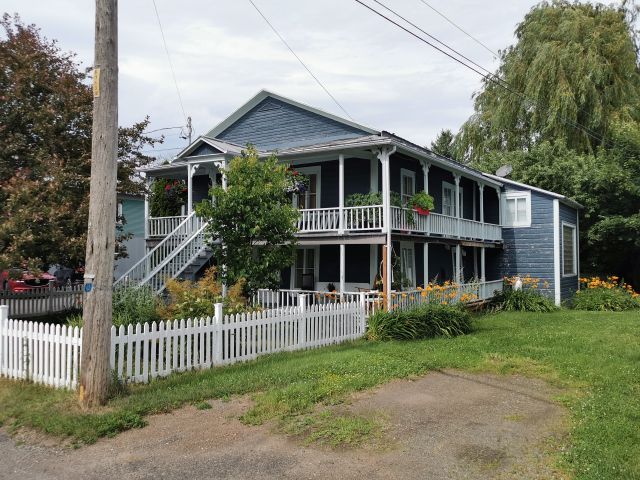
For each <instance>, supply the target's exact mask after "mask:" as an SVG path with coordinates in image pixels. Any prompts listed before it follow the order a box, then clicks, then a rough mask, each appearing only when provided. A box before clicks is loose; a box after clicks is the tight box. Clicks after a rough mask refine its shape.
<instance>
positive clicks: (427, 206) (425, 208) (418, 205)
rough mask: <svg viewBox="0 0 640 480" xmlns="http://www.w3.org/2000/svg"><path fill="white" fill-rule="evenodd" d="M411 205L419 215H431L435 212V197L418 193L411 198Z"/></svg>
mask: <svg viewBox="0 0 640 480" xmlns="http://www.w3.org/2000/svg"><path fill="white" fill-rule="evenodd" d="M410 205H412V206H413V209H414V210H415V211H416V212H418V215H429V213H431V210H433V207H434V203H433V197H432V196H431V195H429V194H428V193H426V192H418V193H416V194H415V195H414V196H413V197H411V203H410Z"/></svg>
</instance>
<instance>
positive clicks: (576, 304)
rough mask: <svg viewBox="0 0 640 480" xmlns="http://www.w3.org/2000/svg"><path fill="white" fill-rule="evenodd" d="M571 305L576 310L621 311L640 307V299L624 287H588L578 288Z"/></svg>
mask: <svg viewBox="0 0 640 480" xmlns="http://www.w3.org/2000/svg"><path fill="white" fill-rule="evenodd" d="M571 307H572V308H574V309H576V310H592V311H610V312H620V311H623V310H633V309H636V308H640V300H638V298H634V297H633V296H632V295H631V294H630V293H629V292H628V291H626V290H625V289H623V288H620V287H616V288H605V287H599V288H587V289H584V290H578V291H577V292H576V294H575V296H574V297H573V300H572V302H571Z"/></svg>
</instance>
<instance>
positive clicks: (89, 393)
mask: <svg viewBox="0 0 640 480" xmlns="http://www.w3.org/2000/svg"><path fill="white" fill-rule="evenodd" d="M117 9H118V2H117V0H96V30H95V35H96V38H95V66H94V79H93V82H94V83H93V96H94V100H93V132H92V142H91V191H90V197H89V225H88V231H87V252H86V264H85V285H87V284H92V287H91V289H90V291H89V292H87V293H85V298H84V312H83V321H84V328H83V332H82V363H81V366H82V369H81V372H80V403H81V404H82V406H83V407H92V406H95V405H100V404H102V403H104V402H105V401H106V399H107V394H108V389H109V381H110V372H109V370H110V366H109V348H110V340H111V336H110V330H111V315H112V306H111V298H112V287H113V261H114V252H115V219H116V174H117V149H118V40H117V38H118V22H117ZM86 290H87V289H85V291H86Z"/></svg>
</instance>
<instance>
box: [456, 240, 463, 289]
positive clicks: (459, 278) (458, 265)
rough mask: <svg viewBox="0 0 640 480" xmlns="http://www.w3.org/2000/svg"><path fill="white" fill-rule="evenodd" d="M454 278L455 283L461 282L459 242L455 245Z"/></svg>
mask: <svg viewBox="0 0 640 480" xmlns="http://www.w3.org/2000/svg"><path fill="white" fill-rule="evenodd" d="M454 280H455V282H456V283H462V247H461V246H460V244H458V245H456V271H455V274H454Z"/></svg>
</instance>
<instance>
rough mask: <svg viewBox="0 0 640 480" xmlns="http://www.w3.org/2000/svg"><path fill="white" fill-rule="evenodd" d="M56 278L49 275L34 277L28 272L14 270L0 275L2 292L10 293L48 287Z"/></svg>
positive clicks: (42, 274)
mask: <svg viewBox="0 0 640 480" xmlns="http://www.w3.org/2000/svg"><path fill="white" fill-rule="evenodd" d="M55 279H56V277H54V276H53V275H51V274H49V273H46V272H44V273H41V274H40V275H34V274H32V273H30V272H28V271H26V270H21V269H12V270H5V271H3V272H2V273H0V283H1V285H2V290H5V291H10V292H27V291H30V290H34V289H37V288H42V287H46V286H47V285H48V284H49V282H50V281H52V280H53V281H55Z"/></svg>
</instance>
